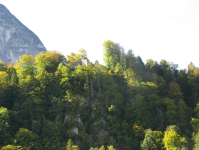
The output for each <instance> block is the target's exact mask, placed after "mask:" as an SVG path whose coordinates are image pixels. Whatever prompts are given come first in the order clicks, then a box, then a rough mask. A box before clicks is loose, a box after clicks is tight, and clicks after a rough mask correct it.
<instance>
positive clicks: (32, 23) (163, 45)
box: [0, 0, 199, 69]
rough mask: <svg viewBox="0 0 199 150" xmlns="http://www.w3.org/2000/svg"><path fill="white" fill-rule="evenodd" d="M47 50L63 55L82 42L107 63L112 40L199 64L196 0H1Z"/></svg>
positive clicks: (147, 54) (149, 54)
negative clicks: (107, 43)
mask: <svg viewBox="0 0 199 150" xmlns="http://www.w3.org/2000/svg"><path fill="white" fill-rule="evenodd" d="M0 3H1V4H3V5H5V6H6V7H7V8H8V9H9V10H10V12H11V13H12V14H13V15H15V17H17V18H18V19H19V20H20V21H21V22H22V23H23V24H24V25H25V26H27V27H28V28H29V29H30V30H32V31H33V32H34V33H35V34H36V35H37V36H38V37H39V38H40V40H41V41H42V42H43V44H44V46H45V47H46V48H47V50H57V51H59V52H61V53H63V54H64V55H69V54H70V53H71V52H77V51H78V50H79V49H80V48H84V49H85V50H86V51H87V53H88V57H89V60H90V61H92V62H95V60H98V61H99V62H100V63H101V64H103V46H102V44H103V42H104V41H105V40H111V41H113V42H117V43H119V44H120V45H121V46H123V47H124V49H125V52H127V51H128V50H129V49H132V50H133V52H134V54H135V55H136V56H137V55H139V56H141V58H142V60H143V62H146V60H147V59H153V60H155V61H158V62H159V61H160V60H161V59H165V60H167V61H170V62H173V63H176V64H179V68H183V69H185V68H187V66H188V64H189V63H190V62H193V63H194V64H195V65H196V66H198V67H199V59H198V58H199V56H198V52H199V9H198V8H199V1H198V0H187V1H186V0H120V1H119V0H98V1H97V0H57V1H55V0H0Z"/></svg>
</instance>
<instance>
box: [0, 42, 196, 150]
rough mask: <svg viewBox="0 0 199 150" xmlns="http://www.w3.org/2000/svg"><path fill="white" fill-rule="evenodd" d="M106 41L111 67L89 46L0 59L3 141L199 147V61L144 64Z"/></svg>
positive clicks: (44, 146)
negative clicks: (90, 54) (92, 56)
mask: <svg viewBox="0 0 199 150" xmlns="http://www.w3.org/2000/svg"><path fill="white" fill-rule="evenodd" d="M103 47H104V63H105V64H106V66H103V65H100V64H99V63H97V62H96V63H95V64H92V63H90V62H89V58H87V53H86V51H85V50H84V49H80V50H79V53H78V54H75V53H71V54H70V55H68V56H66V57H65V56H63V55H62V54H60V53H59V52H56V51H46V53H45V54H44V53H40V54H38V55H37V56H36V57H33V56H31V55H23V56H21V57H20V61H18V63H16V64H15V65H12V63H9V64H8V65H6V64H5V63H4V62H0V145H1V148H2V149H4V150H8V149H30V150H39V149H41V150H65V149H67V150H71V149H81V150H98V149H99V150H105V149H106V150H114V149H116V150H140V149H143V150H151V149H154V150H160V149H167V150H169V149H181V150H186V149H193V148H195V150H197V149H199V132H198V130H199V104H198V102H199V68H197V67H196V66H194V65H193V64H192V63H190V64H189V65H188V69H187V70H185V69H184V70H178V69H177V65H175V64H172V63H168V62H167V61H166V60H162V61H161V62H156V61H154V60H152V59H149V60H148V61H147V63H146V64H144V63H143V61H142V59H141V57H139V56H137V57H135V55H134V54H133V51H132V50H129V51H128V52H127V53H125V52H124V49H123V48H122V47H121V46H120V45H119V44H118V43H114V42H112V41H110V40H108V41H105V42H104V44H103ZM85 59H86V60H87V62H88V65H87V66H86V65H79V66H76V67H74V68H71V69H70V65H71V63H72V62H77V61H81V60H85Z"/></svg>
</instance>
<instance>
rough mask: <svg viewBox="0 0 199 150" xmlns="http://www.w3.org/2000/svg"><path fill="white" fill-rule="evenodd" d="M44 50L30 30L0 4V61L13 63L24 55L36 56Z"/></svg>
mask: <svg viewBox="0 0 199 150" xmlns="http://www.w3.org/2000/svg"><path fill="white" fill-rule="evenodd" d="M45 51H46V48H45V47H44V45H43V44H42V42H41V41H40V39H39V38H38V37H37V35H35V34H34V33H33V32H32V31H31V30H29V29H28V28H27V27H26V26H24V25H23V24H22V23H21V22H20V21H19V20H18V19H17V18H16V17H15V16H14V15H12V14H11V13H10V11H9V10H8V9H7V8H6V7H5V6H4V5H2V4H0V60H1V61H3V62H5V63H6V64H8V62H11V61H12V62H13V63H15V60H19V56H22V55H24V54H28V55H33V56H35V55H37V54H39V53H40V52H45Z"/></svg>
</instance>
